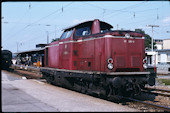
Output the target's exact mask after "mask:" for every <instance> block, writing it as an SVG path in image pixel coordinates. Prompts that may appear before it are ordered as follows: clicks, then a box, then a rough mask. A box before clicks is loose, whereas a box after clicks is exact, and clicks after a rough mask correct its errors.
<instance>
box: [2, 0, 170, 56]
mask: <svg viewBox="0 0 170 113" xmlns="http://www.w3.org/2000/svg"><path fill="white" fill-rule="evenodd" d="M94 19H99V20H101V21H105V22H107V23H109V24H111V25H112V26H113V27H114V28H113V30H117V29H118V30H121V29H123V30H135V29H142V30H143V31H145V33H147V34H149V35H150V36H151V37H152V35H153V38H154V39H169V38H170V2H169V1H83V2H81V1H64V2H61V1H51V2H45V1H43V2H39V1H37V2H34V1H30V2H29V1H27V2H1V46H2V49H7V50H10V51H12V52H13V53H15V52H21V51H27V50H32V49H35V48H36V44H42V43H43V44H46V43H47V37H49V42H51V41H52V39H55V38H60V36H61V34H62V32H63V29H64V28H67V27H69V26H73V25H75V24H78V23H81V22H84V21H88V20H94ZM147 25H158V26H159V27H154V28H153V34H152V28H151V27H148V26H147Z"/></svg>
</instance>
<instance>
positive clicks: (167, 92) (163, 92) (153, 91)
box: [142, 87, 170, 97]
mask: <svg viewBox="0 0 170 113" xmlns="http://www.w3.org/2000/svg"><path fill="white" fill-rule="evenodd" d="M142 92H145V93H151V94H155V95H160V96H165V97H170V90H165V89H157V88H150V87H146V88H145V89H144V90H142Z"/></svg>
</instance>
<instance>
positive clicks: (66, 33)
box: [60, 30, 73, 39]
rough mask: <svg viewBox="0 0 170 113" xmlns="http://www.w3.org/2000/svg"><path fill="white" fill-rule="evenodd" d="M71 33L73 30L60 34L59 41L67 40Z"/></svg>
mask: <svg viewBox="0 0 170 113" xmlns="http://www.w3.org/2000/svg"><path fill="white" fill-rule="evenodd" d="M72 32H73V30H69V31H65V32H64V33H63V34H62V36H61V38H60V39H66V38H69V37H70V36H71V34H72Z"/></svg>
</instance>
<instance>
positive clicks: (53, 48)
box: [41, 19, 153, 99]
mask: <svg viewBox="0 0 170 113" xmlns="http://www.w3.org/2000/svg"><path fill="white" fill-rule="evenodd" d="M111 28H113V26H112V25H110V24H108V23H106V22H103V21H99V20H98V19H95V20H92V21H86V22H83V23H80V24H78V25H75V26H73V27H69V28H66V29H64V32H63V34H62V35H61V37H60V40H59V41H55V42H52V43H50V44H49V45H48V46H46V48H45V56H44V57H45V61H44V62H45V67H42V68H41V72H42V74H43V77H44V78H45V79H47V81H48V82H49V83H52V84H55V85H59V86H62V87H67V88H70V89H73V90H77V91H80V92H83V93H88V94H94V93H95V94H98V95H99V96H104V97H106V98H108V99H109V98H111V99H113V98H114V97H117V96H131V95H137V94H140V91H141V89H142V88H144V87H145V85H146V84H148V79H149V78H148V77H149V75H150V72H147V71H145V68H144V62H143V61H144V60H145V44H144V37H143V36H144V35H143V34H140V33H137V32H134V31H125V30H111ZM150 85H153V84H150Z"/></svg>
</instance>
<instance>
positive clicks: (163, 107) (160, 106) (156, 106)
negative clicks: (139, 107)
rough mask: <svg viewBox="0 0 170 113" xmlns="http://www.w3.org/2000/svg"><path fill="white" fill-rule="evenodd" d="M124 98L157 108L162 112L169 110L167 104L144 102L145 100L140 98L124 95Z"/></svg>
mask: <svg viewBox="0 0 170 113" xmlns="http://www.w3.org/2000/svg"><path fill="white" fill-rule="evenodd" d="M124 99H126V100H130V101H133V102H138V103H140V104H144V105H146V106H147V107H153V108H157V109H159V110H163V111H164V112H169V111H170V107H167V106H163V105H158V104H154V103H151V102H145V101H141V100H137V99H134V98H129V97H124Z"/></svg>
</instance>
